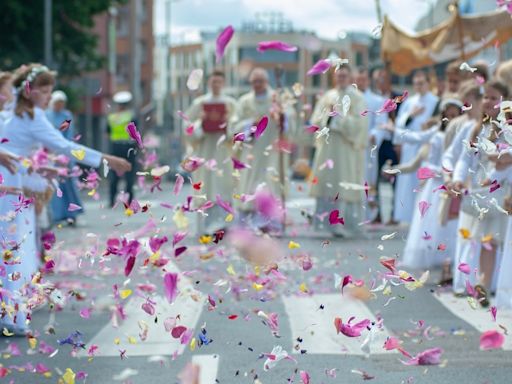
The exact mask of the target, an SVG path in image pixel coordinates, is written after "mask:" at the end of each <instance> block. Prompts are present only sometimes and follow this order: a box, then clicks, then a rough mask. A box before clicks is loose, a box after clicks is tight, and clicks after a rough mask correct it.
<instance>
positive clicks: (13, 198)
mask: <svg viewBox="0 0 512 384" xmlns="http://www.w3.org/2000/svg"><path fill="white" fill-rule="evenodd" d="M13 84H14V86H15V87H16V89H17V97H16V107H15V110H14V115H13V117H12V118H11V119H9V120H8V122H7V123H6V125H5V127H4V132H3V136H4V137H5V139H7V142H5V143H4V144H2V149H4V150H6V151H8V152H11V153H13V154H14V155H16V156H19V157H21V158H23V159H24V160H23V161H20V162H19V163H18V170H17V172H16V173H15V174H10V173H9V171H8V169H6V168H4V167H0V174H2V176H3V177H4V184H3V185H5V186H6V187H11V188H13V189H20V190H23V189H25V191H31V192H30V194H32V193H33V192H36V193H39V192H44V191H45V190H46V189H47V187H48V184H47V183H46V182H45V180H44V179H43V178H41V177H40V176H39V175H38V174H37V173H36V172H29V169H30V168H31V169H35V168H37V164H31V165H30V167H27V164H28V163H29V158H30V156H31V154H32V153H33V152H34V151H35V150H37V149H39V148H40V147H41V146H44V147H46V148H48V149H50V150H51V151H53V152H56V153H58V154H64V155H67V156H74V157H75V158H77V160H78V161H80V162H81V163H83V164H86V165H89V166H92V167H98V166H99V165H100V164H101V162H102V160H104V161H106V162H107V163H108V165H109V167H110V168H111V169H112V170H114V171H115V172H118V173H124V172H126V171H128V170H129V169H130V163H128V162H127V161H126V160H124V159H121V158H118V157H114V156H110V155H104V154H102V153H100V152H97V151H95V150H93V149H90V148H87V147H84V146H82V145H79V144H76V143H75V142H72V141H68V140H66V139H65V138H64V137H63V136H62V135H61V134H60V132H58V131H57V130H55V128H54V127H53V126H52V125H51V123H50V122H49V121H48V120H47V118H46V114H45V112H44V110H45V109H46V107H47V106H48V103H49V101H50V97H51V93H52V90H53V86H54V84H55V74H54V73H53V72H51V71H49V70H48V68H46V67H44V66H42V65H40V64H30V65H27V66H23V67H21V68H20V69H18V70H17V71H16V73H15V74H14V82H13ZM27 194H29V193H28V192H27ZM32 197H33V196H24V195H23V194H19V195H5V196H3V197H2V198H0V233H1V234H2V239H1V245H2V252H3V262H2V265H1V268H2V270H3V271H2V273H1V275H2V287H1V290H0V294H1V300H2V301H3V303H2V313H1V317H0V321H1V323H0V327H1V328H6V329H7V330H8V331H10V332H14V333H15V334H25V333H27V332H28V331H29V328H28V323H29V322H30V308H28V307H27V301H28V299H30V295H31V293H32V289H31V284H32V279H33V277H34V275H35V274H36V273H37V268H38V254H37V248H36V218H35V210H34V201H33V200H32V199H31V198H32Z"/></svg>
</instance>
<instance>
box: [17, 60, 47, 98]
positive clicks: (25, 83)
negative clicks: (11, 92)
mask: <svg viewBox="0 0 512 384" xmlns="http://www.w3.org/2000/svg"><path fill="white" fill-rule="evenodd" d="M43 72H50V70H49V69H48V67H47V66H45V65H40V66H37V67H34V68H32V70H31V71H30V73H29V74H28V75H27V78H26V79H25V80H23V81H22V83H21V84H20V86H19V87H18V88H16V90H17V91H18V93H19V92H22V91H23V90H24V89H27V88H29V87H30V83H32V82H33V81H34V80H35V79H36V77H37V76H39V75H40V74H41V73H43Z"/></svg>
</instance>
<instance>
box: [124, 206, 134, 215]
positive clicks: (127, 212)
mask: <svg viewBox="0 0 512 384" xmlns="http://www.w3.org/2000/svg"><path fill="white" fill-rule="evenodd" d="M124 214H125V215H126V216H128V217H130V216H133V214H134V212H133V209H131V208H126V209H125V211H124Z"/></svg>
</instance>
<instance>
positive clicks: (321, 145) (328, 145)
mask: <svg viewBox="0 0 512 384" xmlns="http://www.w3.org/2000/svg"><path fill="white" fill-rule="evenodd" d="M345 95H348V96H349V97H350V100H351V103H350V109H349V110H348V113H347V115H346V116H342V114H343V112H342V111H341V112H340V115H338V116H334V117H331V118H330V116H329V114H330V111H331V108H332V106H333V105H339V104H341V103H342V100H343V98H344V96H345ZM365 109H367V108H366V105H365V101H364V97H363V95H362V94H361V92H359V91H358V90H356V89H355V88H353V87H348V88H347V89H346V90H345V91H340V90H337V89H333V90H330V91H328V92H327V93H326V94H325V95H324V96H323V97H322V98H321V99H320V100H319V101H318V103H317V105H316V107H315V111H314V113H313V116H312V118H311V122H312V123H313V124H314V125H317V126H319V127H320V128H321V129H325V128H326V127H327V122H328V120H329V118H330V122H329V126H328V127H327V128H328V129H329V136H328V137H326V136H320V137H317V139H316V152H315V159H314V161H313V176H314V183H313V185H312V186H311V196H313V197H316V198H317V206H316V215H315V217H316V219H315V226H316V227H321V226H322V225H323V220H320V219H319V218H320V217H322V216H325V213H329V211H331V210H332V209H336V208H337V209H339V210H340V213H341V215H343V216H344V218H345V226H340V225H332V226H331V225H329V224H328V223H327V224H325V226H326V228H327V229H328V230H330V231H338V230H339V232H341V234H343V235H347V236H350V235H352V234H353V232H357V231H359V228H360V227H359V226H358V225H359V223H360V222H361V221H363V220H364V218H363V207H362V205H363V201H364V176H365V153H366V148H367V146H368V129H367V122H366V118H365V117H364V116H361V112H362V111H364V110H365ZM337 110H338V111H339V109H337ZM330 161H332V164H330V165H327V164H328V162H330ZM338 193H339V199H338V200H337V201H336V202H334V201H333V200H334V198H335V196H336V195H337V194H338ZM342 227H343V228H342ZM343 230H345V231H343Z"/></svg>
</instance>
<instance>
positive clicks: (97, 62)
mask: <svg viewBox="0 0 512 384" xmlns="http://www.w3.org/2000/svg"><path fill="white" fill-rule="evenodd" d="M127 1H128V0H119V1H115V0H52V3H53V7H52V18H53V33H52V41H53V63H54V65H53V67H55V69H57V70H58V71H59V74H60V75H62V76H73V75H77V74H79V73H81V72H82V71H84V70H85V71H91V70H95V69H98V68H99V67H100V66H101V65H102V64H103V63H104V58H103V57H102V56H101V55H99V54H98V52H97V49H96V46H97V43H98V37H97V36H96V35H94V34H93V33H92V28H93V26H94V16H95V15H98V14H101V13H103V12H107V11H108V9H109V7H110V6H111V5H115V4H120V3H121V4H122V3H126V2H127ZM1 3H2V5H1V14H2V23H0V36H1V43H0V44H1V47H2V48H1V52H0V68H1V69H14V68H17V67H18V66H20V65H21V64H24V63H29V62H42V61H43V59H44V0H22V1H20V0H2V1H1Z"/></svg>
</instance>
